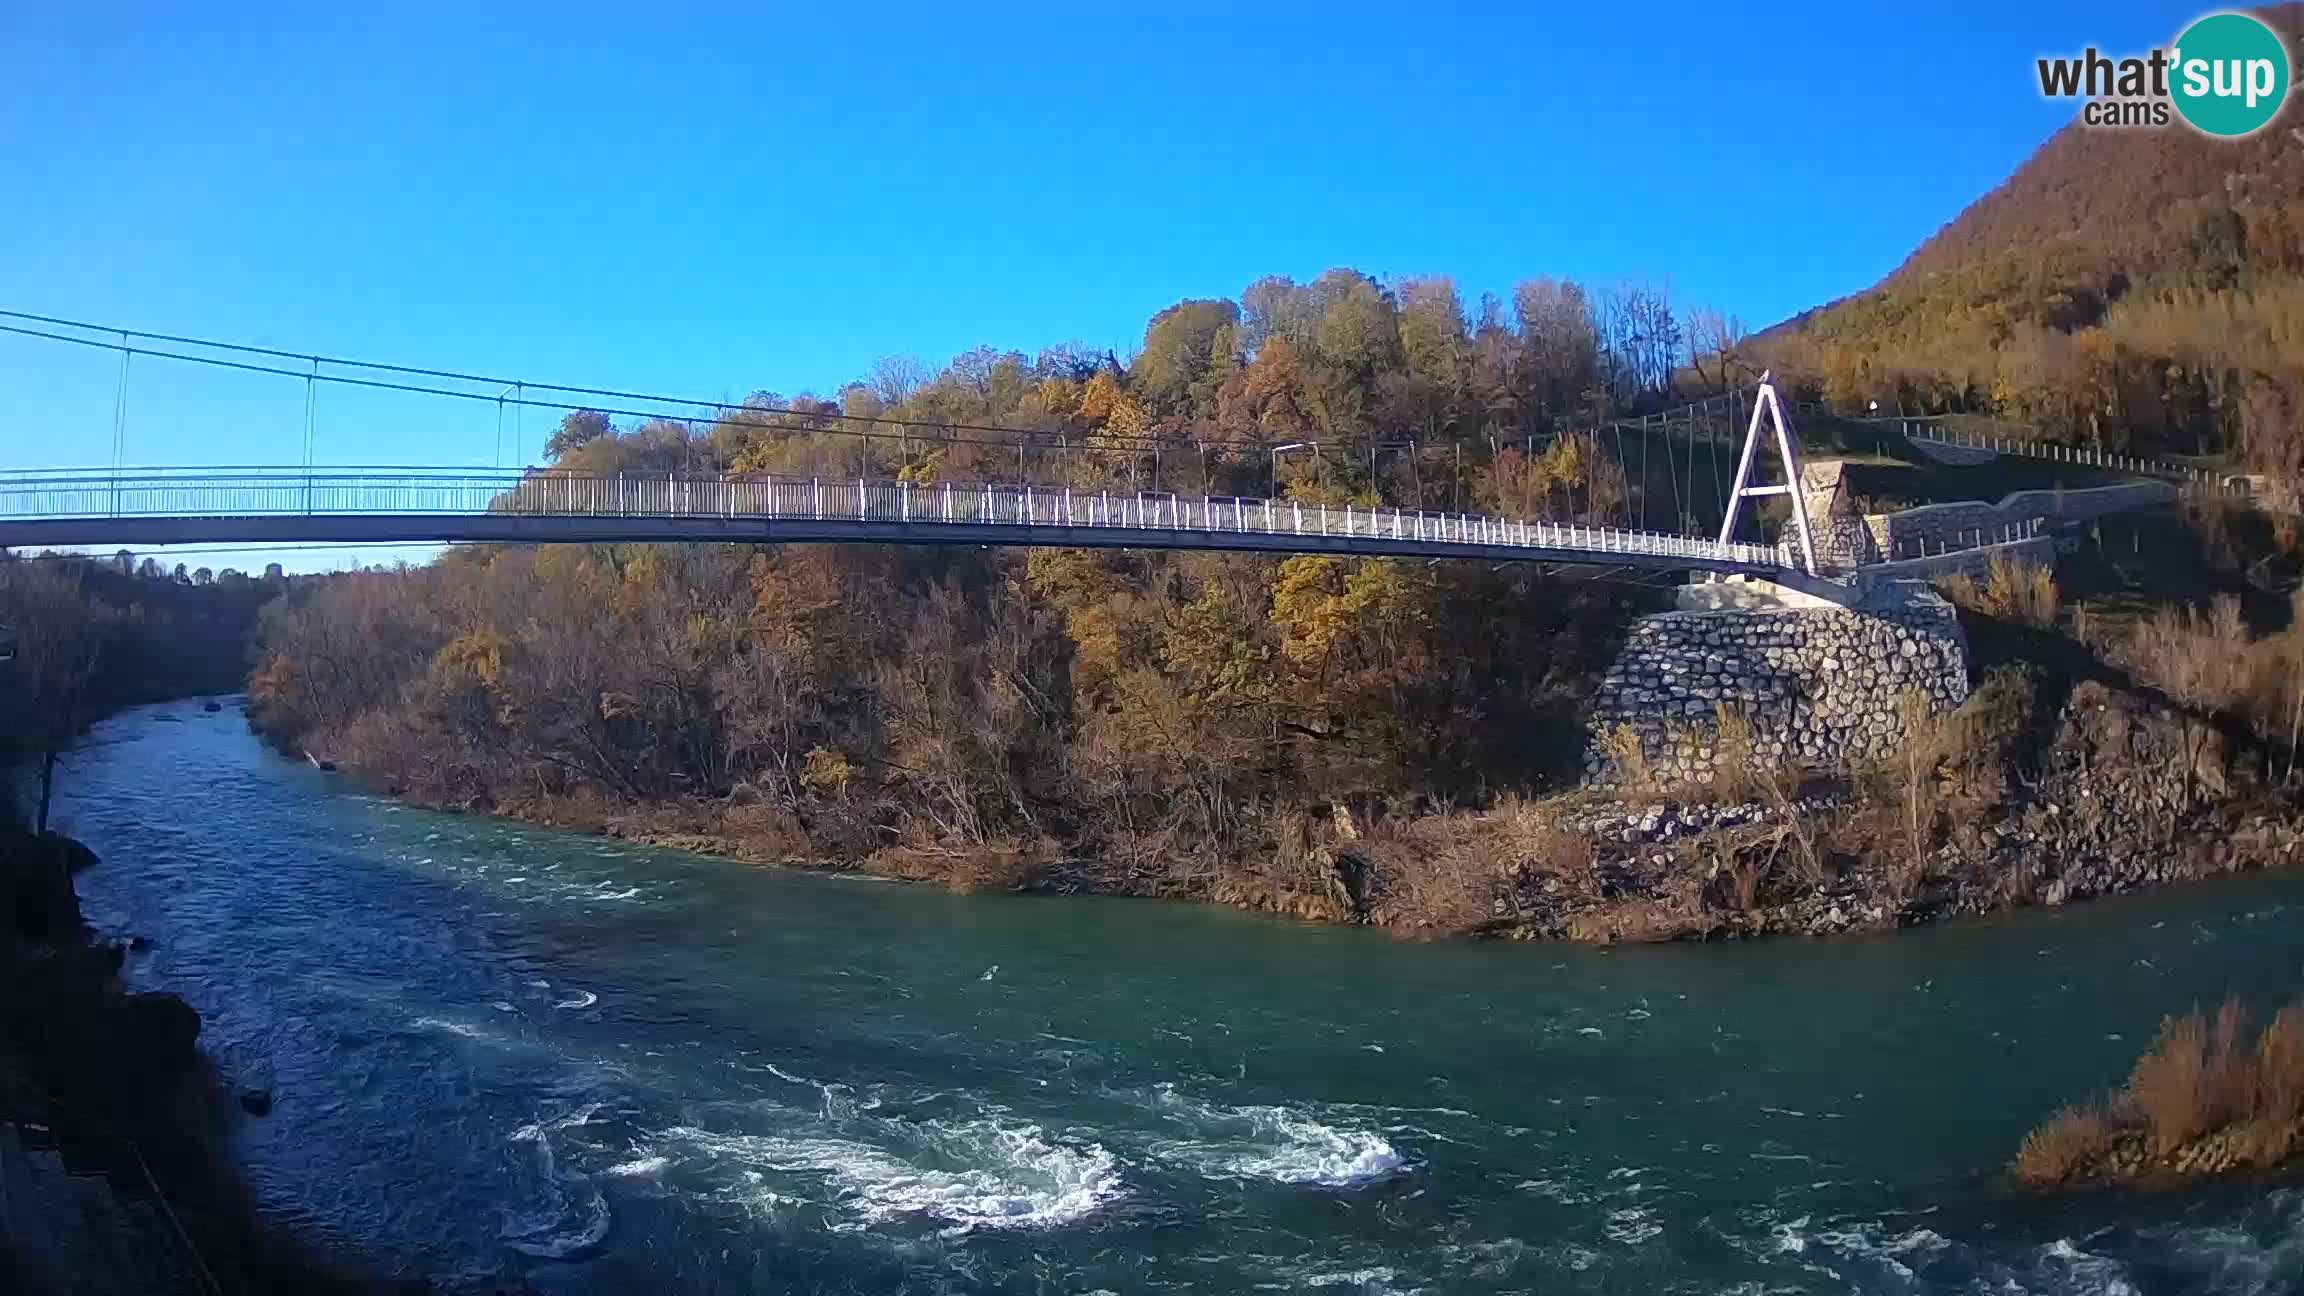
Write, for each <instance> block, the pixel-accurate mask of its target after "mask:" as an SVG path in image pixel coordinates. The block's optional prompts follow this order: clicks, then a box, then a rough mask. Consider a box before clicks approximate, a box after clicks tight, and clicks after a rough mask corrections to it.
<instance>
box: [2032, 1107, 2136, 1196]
mask: <svg viewBox="0 0 2304 1296" xmlns="http://www.w3.org/2000/svg"><path fill="white" fill-rule="evenodd" d="M2118 1133H2119V1130H2118V1126H2117V1125H2116V1124H2115V1123H2114V1121H2113V1119H2112V1116H2111V1113H2109V1112H2107V1111H2106V1110H2105V1109H2104V1106H2103V1104H2101V1103H2082V1104H2081V1105H2079V1106H2077V1107H2066V1108H2065V1109H2064V1110H2062V1111H2060V1112H2057V1113H2056V1114H2055V1115H2054V1116H2051V1117H2049V1118H2048V1120H2047V1122H2046V1123H2045V1124H2043V1125H2041V1126H2040V1127H2039V1128H2038V1129H2035V1130H2033V1131H2032V1132H2031V1133H2029V1134H2027V1135H2025V1136H2024V1144H2023V1146H2022V1147H2020V1148H2018V1149H2017V1151H2016V1164H2015V1165H2014V1166H2013V1167H2012V1172H2013V1173H2014V1174H2015V1176H2016V1178H2017V1179H2019V1180H2021V1181H2022V1182H2024V1183H2029V1184H2040V1185H2048V1184H2059V1183H2063V1182H2064V1181H2065V1180H2067V1179H2070V1178H2072V1177H2073V1176H2074V1175H2076V1174H2079V1173H2080V1172H2082V1171H2085V1170H2087V1169H2089V1168H2090V1167H2091V1166H2093V1165H2095V1164H2096V1162H2097V1161H2098V1160H2099V1159H2100V1158H2101V1157H2103V1155H2104V1154H2105V1153H2106V1152H2109V1151H2110V1150H2111V1149H2112V1143H2113V1140H2114V1139H2115V1138H2116V1137H2117V1136H2118Z"/></svg>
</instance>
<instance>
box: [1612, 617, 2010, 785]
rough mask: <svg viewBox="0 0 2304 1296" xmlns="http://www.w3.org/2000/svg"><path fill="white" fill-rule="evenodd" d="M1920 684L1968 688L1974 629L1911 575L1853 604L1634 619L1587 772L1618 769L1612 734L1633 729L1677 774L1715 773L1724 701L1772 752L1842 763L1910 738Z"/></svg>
mask: <svg viewBox="0 0 2304 1296" xmlns="http://www.w3.org/2000/svg"><path fill="white" fill-rule="evenodd" d="M1914 692H1917V693H1919V694H1921V695H1923V696H1925V697H1927V698H1928V699H1929V700H1930V701H1931V702H1932V703H1934V704H1935V705H1936V706H1937V707H1938V708H1946V707H1952V706H1957V705H1958V704H1959V703H1960V701H1961V700H1962V699H1964V698H1965V697H1967V695H1968V649H1967V640H1966V637H1965V636H1963V635H1962V634H1961V632H1960V622H1959V619H1958V617H1957V616H1956V615H1955V614H1954V613H1953V610H1952V606H1951V605H1950V604H1949V603H1946V602H1945V601H1944V600H1943V599H1942V598H1941V597H1939V596H1938V595H1936V594H1935V593H1934V592H1933V591H1931V590H1928V589H1927V588H1925V587H1924V586H1919V585H1917V584H1904V583H1899V584H1896V585H1893V586H1889V587H1886V588H1884V589H1883V590H1881V591H1880V592H1879V594H1877V595H1876V596H1875V597H1874V598H1873V599H1872V600H1870V601H1868V602H1867V603H1865V604H1863V605H1860V606H1857V607H1850V608H1838V607H1835V608H1811V609H1802V610H1794V611H1763V610H1738V611H1723V612H1665V613H1660V614H1658V615H1655V616H1649V617H1643V618H1641V619H1640V620H1639V621H1637V622H1635V623H1634V624H1633V627H1632V633H1631V635H1630V637H1629V638H1628V639H1627V640H1626V641H1625V644H1624V649H1623V651H1622V652H1621V653H1620V654H1619V655H1618V657H1617V659H1616V662H1615V664H1614V665H1613V666H1611V667H1610V668H1609V671H1608V674H1607V676H1606V677H1605V678H1603V679H1602V681H1601V684H1600V690H1599V694H1598V696H1597V697H1596V698H1595V700H1594V703H1593V709H1592V718H1591V728H1590V734H1591V738H1592V747H1591V753H1590V755H1589V756H1588V757H1587V759H1586V774H1587V778H1588V781H1590V782H1592V783H1594V784H1596V785H1602V786H1605V785H1608V784H1612V783H1614V782H1615V781H1616V777H1617V771H1615V770H1614V769H1612V768H1611V766H1610V761H1609V758H1608V756H1607V754H1606V746H1605V743H1606V740H1608V739H1609V738H1610V736H1611V735H1613V734H1614V733H1616V732H1617V731H1618V730H1619V729H1622V728H1628V729H1629V730H1630V731H1631V732H1632V733H1634V734H1636V735H1638V737H1639V739H1640V745H1641V751H1642V753H1643V755H1644V757H1645V758H1646V760H1647V762H1648V764H1649V766H1650V768H1651V769H1653V770H1655V771H1657V772H1658V773H1659V774H1661V775H1663V776H1664V777H1666V778H1667V779H1668V780H1671V781H1675V782H1680V781H1685V782H1697V783H1701V782H1707V781H1709V780H1710V778H1711V776H1712V770H1713V765H1714V760H1715V757H1716V755H1717V753H1716V750H1715V747H1716V743H1717V736H1718V714H1719V708H1720V707H1721V706H1723V705H1727V706H1732V707H1736V708H1739V709H1741V710H1742V711H1743V712H1744V713H1745V714H1746V715H1747V716H1749V717H1750V719H1751V722H1752V729H1753V734H1754V737H1755V740H1756V744H1757V746H1758V754H1759V756H1760V757H1761V758H1762V759H1766V760H1775V759H1789V760H1790V761H1791V762H1792V763H1795V764H1800V765H1806V766H1810V767H1817V768H1832V767H1837V766H1840V765H1843V764H1846V763H1849V762H1853V761H1864V760H1871V759H1877V758H1879V757H1881V756H1885V755H1887V754H1888V753H1889V752H1891V751H1893V750H1894V749H1895V747H1896V745H1897V744H1898V742H1899V741H1901V739H1902V738H1903V722H1902V720H1901V719H1900V718H1899V709H1900V707H1901V706H1902V704H1903V700H1904V698H1905V697H1906V695H1908V694H1910V693H1914Z"/></svg>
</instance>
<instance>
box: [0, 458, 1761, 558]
mask: <svg viewBox="0 0 2304 1296" xmlns="http://www.w3.org/2000/svg"><path fill="white" fill-rule="evenodd" d="M346 514H363V515H375V516H387V515H389V516H407V515H441V514H446V515H456V514H466V515H487V514H497V515H503V514H512V515H517V516H525V517H636V518H718V519H744V518H756V519H762V520H779V519H781V520H794V521H825V522H854V523H876V524H885V523H897V524H914V525H919V526H920V527H922V529H923V531H927V530H930V529H934V528H940V527H943V526H959V525H995V526H1007V527H1057V528H1086V529H1099V530H1114V531H1130V532H1139V533H1159V532H1167V533H1188V535H1187V536H1185V537H1179V538H1180V539H1182V540H1183V543H1182V545H1181V547H1187V548H1189V547H1192V546H1191V544H1190V543H1189V536H1201V535H1205V536H1209V537H1211V539H1213V537H1214V536H1216V535H1219V534H1224V533H1233V534H1251V535H1269V536H1299V537H1306V538H1310V537H1327V538H1330V539H1336V540H1344V541H1347V542H1349V541H1352V540H1365V541H1368V542H1370V544H1371V546H1372V547H1373V546H1375V545H1377V544H1379V543H1386V544H1398V543H1404V542H1413V543H1417V544H1423V545H1435V546H1462V547H1465V548H1508V549H1531V550H1548V551H1553V552H1572V553H1576V554H1595V555H1621V556H1624V557H1634V558H1670V559H1688V560H1691V561H1696V562H1704V563H1717V564H1733V565H1737V566H1744V567H1753V568H1766V567H1775V566H1779V565H1782V555H1781V553H1780V552H1779V550H1778V548H1777V547H1776V546H1774V545H1760V544H1736V543H1730V544H1722V543H1720V542H1718V541H1715V540H1710V539H1704V538H1699V537H1693V536H1683V535H1671V534H1667V533H1663V532H1655V531H1639V530H1631V529H1628V528H1622V527H1607V526H1589V525H1582V524H1576V523H1568V522H1552V521H1547V520H1543V519H1506V518H1493V517H1484V516H1481V515H1478V514H1471V513H1435V512H1427V511H1423V510H1416V509H1400V508H1370V507H1365V506H1361V505H1351V504H1347V505H1320V504H1303V503H1298V502H1296V501H1294V500H1275V499H1246V498H1240V497H1231V496H1209V495H1176V494H1165V493H1163V494H1154V493H1147V492H1112V491H1094V492H1088V491H1074V490H1072V489H1069V488H1067V487H1061V486H1058V487H1047V486H1032V485H1023V486H1013V485H987V484H981V483H974V482H968V483H962V482H947V483H939V484H935V485H925V486H920V485H912V484H909V483H902V482H890V481H863V480H829V479H824V478H792V477H768V476H758V477H753V476H746V477H722V476H683V475H680V474H641V473H624V474H619V475H614V476H593V475H584V474H575V473H561V472H529V473H508V472H472V471H466V470H453V469H358V470H343V469H332V470H322V471H317V472H310V473H307V472H303V471H301V470H285V469H266V468H250V469H225V470H208V471H195V470H173V471H171V470H151V471H138V472H127V473H67V472H53V473H14V474H0V523H5V522H8V521H31V520H39V519H73V518H91V519H92V518H130V517H184V518H199V517H250V516H319V515H346ZM923 538H927V537H925V536H924V537H923ZM1319 547H1321V548H1326V547H1328V546H1319Z"/></svg>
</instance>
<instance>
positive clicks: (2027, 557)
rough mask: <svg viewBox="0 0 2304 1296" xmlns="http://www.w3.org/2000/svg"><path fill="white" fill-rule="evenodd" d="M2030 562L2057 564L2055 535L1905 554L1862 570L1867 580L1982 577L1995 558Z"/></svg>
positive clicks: (2034, 563)
mask: <svg viewBox="0 0 2304 1296" xmlns="http://www.w3.org/2000/svg"><path fill="white" fill-rule="evenodd" d="M1994 558H1998V559H2000V560H2002V561H2003V562H2018V563H2029V564H2031V565H2032V566H2034V567H2054V566H2055V565H2056V538H2055V537H2054V536H2034V537H2032V538H2031V539H2029V540H2018V541H2015V542H2014V543H2011V544H1996V545H1985V546H1984V547H1983V548H1981V549H1954V550H1951V551H1950V552H1948V553H1940V554H1930V555H1929V556H1928V557H1926V558H1906V559H1902V560H1900V561H1897V562H1888V563H1877V564H1875V565H1873V566H1871V567H1867V568H1865V569H1864V570H1863V572H1862V573H1860V575H1861V577H1862V579H1864V580H1867V581H1883V580H1907V581H1908V580H1925V581H1933V580H1935V579H1936V578H1937V577H1939V576H1950V575H1953V574H1954V573H1961V574H1965V575H1967V576H1969V577H1972V578H1974V579H1976V580H1982V579H1984V578H1985V577H1986V576H1988V575H1990V574H1991V571H1992V560H1993V559H1994Z"/></svg>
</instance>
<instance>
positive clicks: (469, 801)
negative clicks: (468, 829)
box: [457, 792, 496, 814]
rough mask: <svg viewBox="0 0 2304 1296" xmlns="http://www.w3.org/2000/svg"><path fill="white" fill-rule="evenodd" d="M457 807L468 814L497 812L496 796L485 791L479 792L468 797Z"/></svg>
mask: <svg viewBox="0 0 2304 1296" xmlns="http://www.w3.org/2000/svg"><path fill="white" fill-rule="evenodd" d="M457 808H458V809H460V810H462V811H463V812H464V813H466V814H494V813H496V798H494V797H492V796H489V795H488V794H487V793H485V792H481V793H477V794H475V795H473V796H469V797H466V798H465V799H464V804H463V805H461V806H459V807H457Z"/></svg>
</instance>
